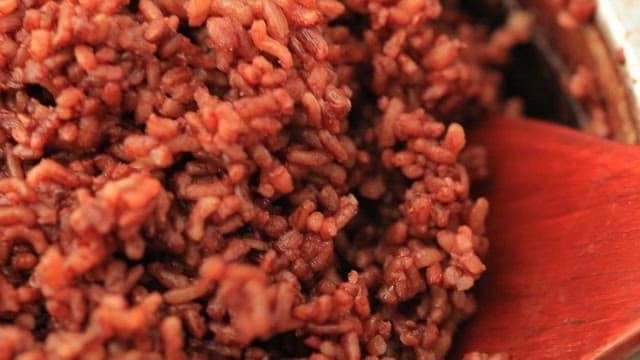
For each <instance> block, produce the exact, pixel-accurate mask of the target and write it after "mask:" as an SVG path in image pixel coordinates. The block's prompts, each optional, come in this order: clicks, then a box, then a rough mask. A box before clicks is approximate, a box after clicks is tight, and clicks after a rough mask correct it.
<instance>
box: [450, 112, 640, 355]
mask: <svg viewBox="0 0 640 360" xmlns="http://www.w3.org/2000/svg"><path fill="white" fill-rule="evenodd" d="M470 142H471V143H474V142H475V143H481V144H483V145H485V146H486V147H487V149H488V153H489V164H490V170H491V179H490V181H489V184H488V188H489V198H490V200H491V212H490V219H489V227H488V231H489V236H490V241H491V248H490V253H489V257H488V259H487V266H488V271H487V273H486V274H485V276H484V278H483V279H482V281H481V282H480V284H479V286H478V288H479V291H478V300H479V312H478V314H477V316H476V317H475V318H474V319H473V320H471V322H469V323H468V324H467V326H466V328H465V329H464V330H463V332H462V333H461V334H460V336H459V339H458V343H457V345H458V349H457V350H458V351H459V353H460V354H461V353H463V352H464V351H471V350H478V351H485V352H500V351H506V352H509V353H511V354H512V355H513V357H514V358H515V359H576V358H585V359H592V358H611V359H615V358H619V357H618V356H620V355H621V354H627V353H629V352H632V351H634V350H637V349H638V345H640V338H639V337H638V330H639V329H640V322H639V321H638V320H640V148H637V147H631V146H625V145H620V144H616V143H613V142H610V141H606V140H602V139H597V138H593V137H590V136H588V135H585V134H582V133H579V132H577V131H574V130H572V129H567V128H561V127H558V126H556V125H551V124H547V123H541V122H538V121H524V120H514V119H504V118H502V119H492V120H491V121H488V122H487V123H486V124H482V126H480V127H479V128H478V129H477V130H476V131H474V132H472V133H471V134H470Z"/></svg>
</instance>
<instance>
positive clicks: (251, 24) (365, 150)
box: [0, 0, 530, 360]
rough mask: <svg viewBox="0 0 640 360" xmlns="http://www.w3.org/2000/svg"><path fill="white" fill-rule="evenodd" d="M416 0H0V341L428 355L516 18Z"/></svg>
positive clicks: (466, 243) (461, 277) (458, 262)
mask: <svg viewBox="0 0 640 360" xmlns="http://www.w3.org/2000/svg"><path fill="white" fill-rule="evenodd" d="M529 25H530V19H529V18H528V17H527V16H526V15H523V14H519V13H516V14H514V15H513V16H511V17H510V18H509V19H508V20H507V22H506V23H505V25H504V26H503V27H501V28H498V29H496V30H495V31H493V32H491V33H489V32H487V31H486V29H484V28H483V27H481V26H478V25H473V24H472V23H471V22H469V20H468V19H467V18H466V17H465V15H464V14H463V13H461V12H459V11H458V9H457V6H456V4H455V2H453V1H450V2H447V3H446V4H445V5H441V4H440V3H439V2H438V1H437V0H399V1H395V0H371V1H369V0H344V1H336V0H186V1H184V0H139V1H135V0H131V1H127V0H100V1H98V0H57V1H45V0H0V34H1V35H0V36H1V38H0V94H1V97H0V144H2V146H1V147H0V158H1V159H2V160H1V161H0V359H1V360H4V359H14V358H15V359H20V360H27V359H29V360H37V359H104V358H115V359H156V358H157V359H160V358H165V359H187V358H188V359H209V358H247V359H267V358H274V359H276V358H299V357H308V358H311V359H333V358H337V359H360V358H367V359H378V358H381V359H382V358H406V359H439V358H443V357H444V355H445V354H446V353H447V351H448V350H449V348H450V347H451V342H452V336H453V333H454V331H455V329H456V327H457V326H458V324H459V323H460V321H462V320H463V319H465V318H466V317H468V316H469V315H470V314H472V313H473V312H474V310H475V303H474V300H473V297H472V296H471V294H470V293H469V289H471V288H472V286H473V285H474V282H475V281H476V280H477V279H478V277H479V276H480V275H481V274H482V272H483V271H484V270H485V266H484V265H483V263H482V257H483V256H484V255H485V253H486V251H487V247H488V242H487V239H486V238H485V236H484V235H483V234H484V222H485V217H486V215H487V211H488V206H489V205H488V203H487V201H486V200H485V199H484V198H479V199H475V200H474V199H472V198H470V196H469V192H470V190H469V187H470V182H471V181H472V180H473V179H475V178H478V177H481V176H483V174H484V173H485V172H486V170H485V168H484V157H483V152H482V150H481V149H477V148H467V149H466V148H465V135H464V131H463V128H462V127H461V126H460V125H459V124H458V123H459V122H461V121H463V120H469V119H473V118H478V117H482V116H485V115H486V114H490V113H500V112H502V111H503V106H502V104H501V103H500V101H499V94H498V88H499V84H500V76H499V74H498V73H497V72H496V70H495V69H496V68H497V65H500V64H502V63H503V62H505V61H506V59H507V54H508V51H509V49H510V48H511V47H512V46H513V45H515V44H516V43H519V42H522V41H525V40H526V39H527V37H528V27H529Z"/></svg>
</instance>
